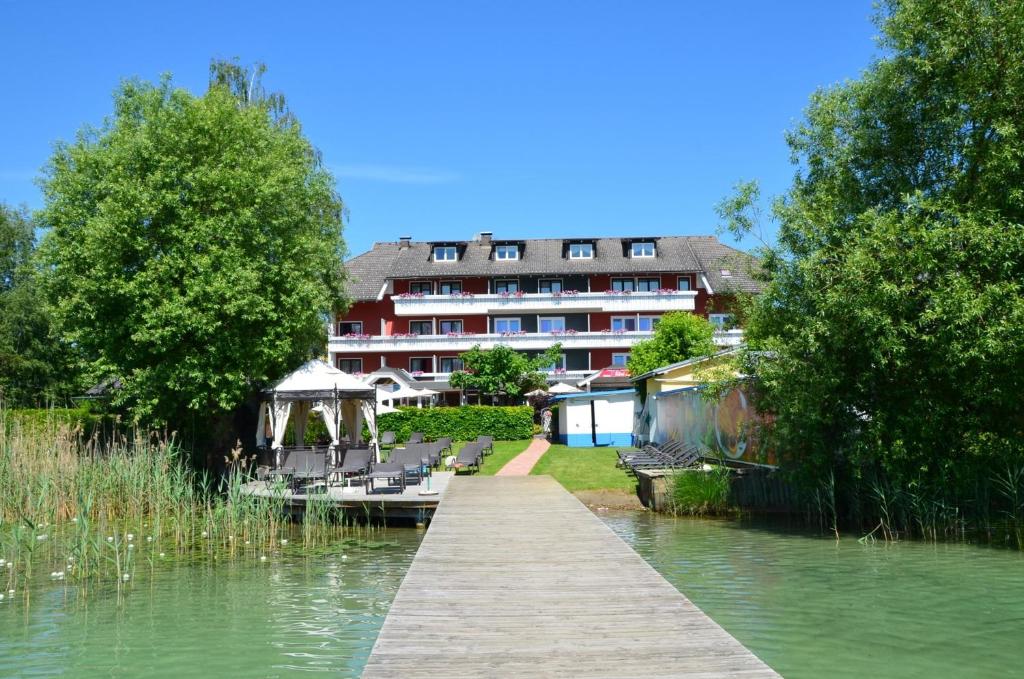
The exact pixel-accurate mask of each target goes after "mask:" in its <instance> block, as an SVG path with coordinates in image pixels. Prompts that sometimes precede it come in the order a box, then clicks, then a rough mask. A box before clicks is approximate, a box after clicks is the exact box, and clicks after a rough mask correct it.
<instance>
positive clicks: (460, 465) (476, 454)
mask: <svg viewBox="0 0 1024 679" xmlns="http://www.w3.org/2000/svg"><path fill="white" fill-rule="evenodd" d="M483 456H484V453H483V447H482V446H481V445H480V444H479V443H477V442H475V441H470V442H469V443H467V444H466V445H464V446H462V450H460V451H459V452H458V454H457V455H456V456H455V464H453V465H452V468H453V469H455V471H456V472H457V471H458V470H460V469H468V470H470V471H471V472H472V471H474V468H475V471H480V459H481V458H482V457H483Z"/></svg>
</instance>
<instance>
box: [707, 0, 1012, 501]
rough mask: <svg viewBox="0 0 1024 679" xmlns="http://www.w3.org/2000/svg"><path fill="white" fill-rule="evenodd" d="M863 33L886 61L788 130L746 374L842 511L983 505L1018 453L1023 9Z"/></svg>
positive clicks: (750, 220) (905, 8) (910, 18)
mask: <svg viewBox="0 0 1024 679" xmlns="http://www.w3.org/2000/svg"><path fill="white" fill-rule="evenodd" d="M878 22H879V26H880V29H881V45H882V47H883V48H884V49H885V50H886V52H885V54H884V56H883V57H882V58H880V59H879V60H878V61H877V62H876V63H874V64H872V66H871V67H870V68H869V69H868V70H866V71H865V72H864V73H863V75H862V76H861V77H860V78H859V79H858V80H855V81H852V82H848V83H844V84H841V85H837V86H834V87H831V88H828V89H824V90H821V91H819V92H817V93H815V94H814V96H813V97H812V98H811V103H810V106H809V108H808V109H807V112H806V116H805V119H804V121H803V122H802V123H801V124H800V125H799V126H798V127H797V128H796V129H795V130H794V131H793V132H792V133H791V134H790V135H789V145H790V148H791V149H792V152H793V156H794V159H795V161H796V163H797V165H798V171H797V175H796V177H795V179H794V182H793V184H792V187H791V188H790V189H789V191H788V192H786V193H785V195H783V196H782V197H781V198H779V199H778V200H776V201H775V204H774V207H773V210H772V213H771V214H772V216H773V218H774V219H775V220H776V221H777V224H778V228H779V231H778V244H777V246H775V247H773V248H770V249H768V250H767V251H765V252H764V253H762V254H763V255H764V256H763V257H762V258H761V259H762V262H763V265H764V269H763V271H764V273H765V275H766V277H767V286H766V289H765V291H764V294H763V295H761V296H760V297H759V298H758V299H757V300H756V301H755V302H754V304H753V306H752V308H750V309H749V312H750V313H749V317H748V319H747V337H748V340H749V341H750V343H751V346H752V347H753V348H754V349H756V350H758V353H757V354H756V355H755V358H756V359H757V360H756V362H752V364H751V366H750V367H751V369H756V371H757V374H758V375H759V376H760V378H761V381H760V390H759V394H760V404H761V406H762V407H763V408H764V409H765V410H767V411H769V412H771V413H772V414H773V415H774V422H775V426H774V436H775V440H776V447H777V449H778V451H779V453H780V455H782V456H783V457H784V458H785V459H786V460H787V461H788V463H789V464H790V466H791V468H792V469H794V470H795V471H797V472H798V474H799V475H800V477H802V478H804V479H805V480H806V481H808V482H809V483H810V484H811V485H813V484H814V483H817V482H820V481H821V480H822V479H835V481H836V483H837V485H838V489H837V490H838V493H839V502H840V505H841V508H842V509H843V510H845V511H848V512H849V513H850V514H851V515H856V514H857V513H858V512H861V511H868V512H869V513H870V512H871V511H872V509H870V508H869V509H865V504H867V505H870V506H873V507H875V508H877V507H878V506H879V503H878V502H869V503H864V502H863V497H864V495H865V493H868V494H871V495H873V496H874V497H875V500H877V499H878V495H879V494H880V493H882V494H884V493H885V491H884V489H885V488H896V489H899V492H907V489H913V492H914V493H915V494H916V495H915V497H922V498H927V502H931V503H935V504H933V505H930V506H941V507H953V506H955V507H957V508H958V510H957V511H960V510H963V509H965V508H968V507H970V508H972V510H973V511H975V512H983V511H984V507H985V506H987V500H986V499H985V497H986V494H987V493H988V492H989V491H990V490H991V489H990V487H989V486H987V485H986V484H987V479H988V478H990V477H991V475H992V473H993V470H998V469H1002V470H1005V469H1006V465H1007V463H1014V464H1016V463H1019V462H1020V461H1022V460H1024V409H1022V408H1021V406H1020V403H1021V401H1020V394H1021V393H1022V387H1024V296H1022V291H1024V287H1022V281H1024V137H1022V135H1024V3H1021V2H1018V1H1016V0H1012V1H1011V0H891V1H889V2H885V3H883V4H882V6H881V8H880V13H879V16H878ZM757 198H758V196H757V191H756V188H755V187H754V186H753V185H750V184H746V185H742V186H741V187H740V191H739V195H738V197H737V198H736V199H733V200H729V201H725V202H723V204H722V205H721V206H720V207H721V213H722V215H723V216H724V217H725V221H726V225H727V226H728V227H730V228H731V229H733V230H734V231H736V232H740V233H742V232H744V231H746V230H748V229H750V228H751V226H752V225H754V224H755V223H756V216H755V212H756V207H755V201H756V200H757ZM830 483H831V482H830ZM866 489H870V492H868V491H867V490H866ZM877 516H878V515H877V514H874V515H868V516H865V517H863V518H866V519H871V520H877Z"/></svg>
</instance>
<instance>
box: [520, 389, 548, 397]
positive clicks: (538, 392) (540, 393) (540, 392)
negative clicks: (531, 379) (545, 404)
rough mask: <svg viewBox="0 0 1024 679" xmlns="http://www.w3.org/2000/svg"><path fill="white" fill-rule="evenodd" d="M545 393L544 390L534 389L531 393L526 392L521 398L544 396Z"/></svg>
mask: <svg viewBox="0 0 1024 679" xmlns="http://www.w3.org/2000/svg"><path fill="white" fill-rule="evenodd" d="M547 393H548V392H547V391H545V390H544V389H534V390H533V391H528V392H526V393H525V394H523V396H546V395H547Z"/></svg>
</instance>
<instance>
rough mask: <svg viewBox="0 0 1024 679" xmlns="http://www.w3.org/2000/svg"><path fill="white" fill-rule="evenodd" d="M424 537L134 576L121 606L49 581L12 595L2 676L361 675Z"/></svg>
mask: <svg viewBox="0 0 1024 679" xmlns="http://www.w3.org/2000/svg"><path fill="white" fill-rule="evenodd" d="M421 537H422V532H421V531H416V530H414V529H411V528H408V529H394V530H388V531H384V532H382V533H379V534H376V535H374V539H375V540H378V541H384V540H386V541H389V542H392V541H393V542H395V543H397V544H396V545H395V546H387V547H384V548H382V549H366V548H361V547H354V546H350V547H343V546H341V545H339V546H338V547H337V548H336V549H331V550H328V551H327V552H326V553H322V554H318V555H315V556H304V555H303V550H302V547H301V546H300V545H293V546H288V547H286V548H285V549H284V550H283V552H282V553H281V554H277V555H271V556H270V557H268V560H267V561H265V562H261V561H259V560H258V559H257V558H250V559H245V560H240V561H234V562H228V563H218V564H199V565H184V564H179V565H177V566H169V567H166V568H164V569H163V570H160V571H157V572H154V573H152V574H143V573H137V577H136V579H135V583H134V585H133V588H132V589H131V591H129V592H128V593H127V595H126V596H125V597H124V598H123V600H122V601H121V602H120V603H119V602H118V598H117V596H116V591H114V590H110V591H106V592H92V593H91V594H90V595H89V597H87V598H84V597H83V598H82V599H79V598H77V597H76V592H75V588H74V587H68V588H64V587H58V586H54V585H50V584H46V585H43V586H41V587H38V588H35V589H34V590H33V591H32V597H31V600H30V602H29V603H28V605H26V602H25V600H24V597H23V595H22V594H16V596H15V597H14V599H13V601H12V600H11V599H10V598H9V597H5V599H4V601H3V602H0V677H52V676H64V677H70V678H73V679H88V678H91V677H106V678H109V677H125V678H127V677H175V678H178V679H188V678H191V677H247V678H248V677H297V676H304V677H308V676H310V675H309V673H310V672H321V673H329V674H330V676H335V677H358V676H359V673H360V672H361V671H362V668H363V665H364V664H365V662H366V658H367V657H368V656H369V654H370V649H371V648H372V647H373V642H374V641H375V640H376V638H377V632H378V630H379V629H380V626H381V624H382V623H383V622H384V617H385V616H386V615H387V611H388V607H389V606H390V605H391V601H392V599H393V598H394V596H395V593H396V592H397V590H398V586H399V585H400V584H401V581H402V578H403V577H404V575H405V572H406V570H407V568H408V566H409V564H410V563H411V562H412V557H413V555H414V554H415V553H416V548H417V547H418V546H419V542H420V539H421ZM299 539H300V540H301V537H300V538H299ZM293 542H294V541H293Z"/></svg>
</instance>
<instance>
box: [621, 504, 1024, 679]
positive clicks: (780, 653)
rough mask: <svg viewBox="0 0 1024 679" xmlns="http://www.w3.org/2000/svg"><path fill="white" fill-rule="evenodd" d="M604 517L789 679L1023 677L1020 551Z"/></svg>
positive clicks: (1023, 569) (727, 524) (1023, 602)
mask: <svg viewBox="0 0 1024 679" xmlns="http://www.w3.org/2000/svg"><path fill="white" fill-rule="evenodd" d="M604 518H605V520H606V522H607V523H608V524H609V525H610V526H611V527H612V529H613V530H615V531H616V532H617V533H618V534H619V535H620V536H621V537H622V538H623V539H625V540H626V542H628V543H629V544H630V545H631V546H632V547H633V548H634V549H636V550H637V551H638V552H639V553H640V554H641V555H643V556H644V557H645V558H646V559H647V560H648V561H649V562H650V563H651V565H653V566H654V567H655V568H656V569H657V570H658V571H659V572H661V574H662V575H664V576H665V577H666V578H667V579H668V580H669V581H670V582H672V584H674V585H675V586H676V587H677V588H678V589H679V590H680V591H682V592H683V593H684V594H686V595H687V596H688V597H689V598H690V599H691V600H692V601H693V602H694V603H695V604H697V605H698V606H700V607H701V608H702V609H703V610H704V611H705V612H706V613H708V614H709V615H710V616H711V617H712V618H714V620H715V621H716V622H718V623H719V624H720V625H722V627H724V628H725V629H726V630H728V631H729V632H730V633H732V635H733V636H735V637H736V638H737V639H739V640H740V641H741V642H743V643H744V644H745V645H746V646H747V647H748V648H750V649H751V650H752V651H754V652H755V653H756V654H757V655H758V656H759V657H760V658H761V659H763V660H764V661H765V662H767V663H768V664H770V665H771V666H772V667H773V668H774V669H776V670H777V671H778V672H780V673H781V674H783V675H784V676H786V677H788V678H789V679H800V678H803V677H808V678H810V677H813V678H816V679H817V678H821V677H833V678H834V677H894V678H898V677H922V678H924V677H927V678H929V679H936V678H939V677H1009V676H1024V554H1021V553H1020V552H1015V551H1006V550H1000V549H990V548H985V547H975V546H971V545H963V544H938V545H935V544H926V543H916V542H901V543H895V544H885V543H874V544H864V545H862V544H859V543H858V542H857V540H855V539H853V538H843V539H840V540H839V541H836V540H835V539H829V538H822V537H818V536H808V535H807V534H806V533H794V532H790V533H787V532H785V531H780V530H778V529H777V528H761V527H757V526H756V525H751V524H741V523H737V522H732V521H716V520H693V519H672V518H668V517H664V516H658V515H651V514H636V513H630V514H621V515H605V516H604ZM652 632H656V630H652Z"/></svg>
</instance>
